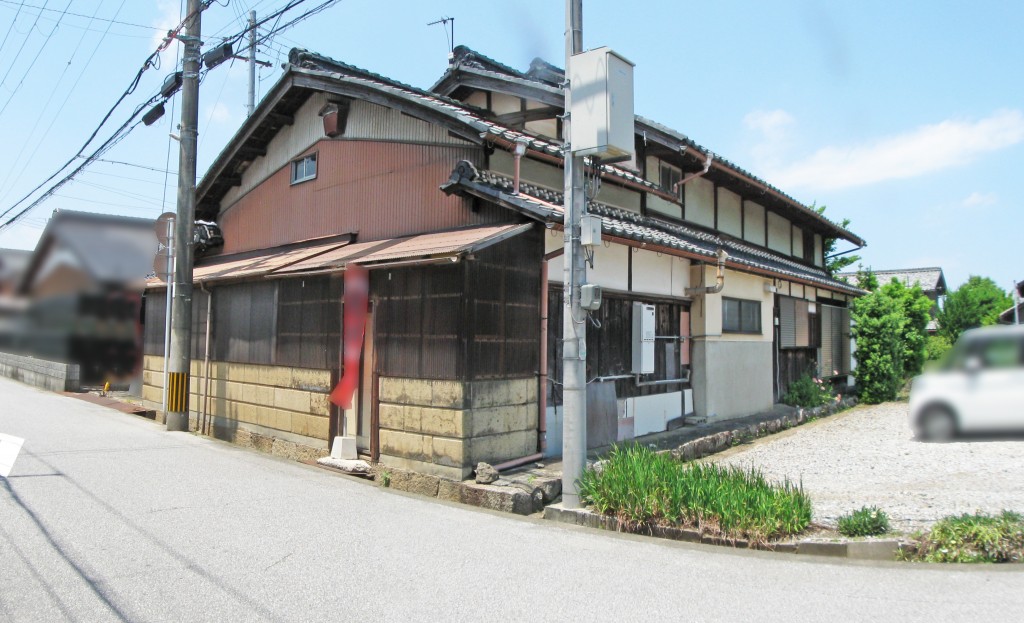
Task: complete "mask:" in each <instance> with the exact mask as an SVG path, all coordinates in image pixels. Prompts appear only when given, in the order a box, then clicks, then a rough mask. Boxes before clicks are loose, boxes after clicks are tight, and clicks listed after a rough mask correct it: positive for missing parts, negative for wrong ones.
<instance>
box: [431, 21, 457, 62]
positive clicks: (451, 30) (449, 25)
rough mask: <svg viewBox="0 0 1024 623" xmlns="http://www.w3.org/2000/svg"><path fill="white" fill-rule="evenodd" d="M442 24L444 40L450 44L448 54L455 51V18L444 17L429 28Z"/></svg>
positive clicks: (432, 23)
mask: <svg viewBox="0 0 1024 623" xmlns="http://www.w3.org/2000/svg"><path fill="white" fill-rule="evenodd" d="M438 24H441V25H442V26H443V27H444V39H445V41H447V42H448V52H449V53H451V52H454V51H455V18H454V17H448V16H445V17H442V18H441V19H439V20H437V21H434V22H430V23H429V24H427V26H437V25H438Z"/></svg>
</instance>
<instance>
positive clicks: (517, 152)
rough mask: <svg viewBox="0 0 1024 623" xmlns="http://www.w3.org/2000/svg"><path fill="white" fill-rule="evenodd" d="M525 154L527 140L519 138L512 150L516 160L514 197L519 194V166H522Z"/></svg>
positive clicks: (513, 181)
mask: <svg viewBox="0 0 1024 623" xmlns="http://www.w3.org/2000/svg"><path fill="white" fill-rule="evenodd" d="M525 154H526V139H525V138H522V137H520V138H517V139H516V142H515V145H514V147H513V149H512V157H513V159H514V160H515V168H514V178H513V180H512V194H513V195H518V194H519V164H520V161H521V160H522V159H523V156H524V155H525Z"/></svg>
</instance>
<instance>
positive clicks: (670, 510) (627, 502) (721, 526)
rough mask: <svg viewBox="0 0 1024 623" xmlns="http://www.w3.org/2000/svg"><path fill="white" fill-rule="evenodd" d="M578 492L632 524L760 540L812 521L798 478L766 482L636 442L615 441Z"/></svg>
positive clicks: (751, 473) (598, 507) (747, 472)
mask: <svg viewBox="0 0 1024 623" xmlns="http://www.w3.org/2000/svg"><path fill="white" fill-rule="evenodd" d="M580 494H581V495H582V497H583V499H584V500H586V501H587V502H588V503H589V504H591V505H592V506H593V507H594V509H595V510H596V511H597V512H599V513H601V514H605V515H615V516H616V517H617V518H618V519H619V520H620V522H622V524H623V525H624V526H625V527H626V528H627V529H630V530H632V531H641V530H643V528H644V527H645V526H650V525H652V524H654V525H665V526H676V527H693V528H697V529H700V530H701V531H703V532H705V533H708V534H711V535H714V536H721V537H725V538H728V539H747V540H749V541H751V542H765V541H768V540H773V539H778V538H781V537H785V536H790V535H793V534H797V533H799V532H801V531H803V530H804V529H805V528H807V526H808V525H809V524H810V522H811V500H810V498H809V497H808V496H807V495H806V494H805V493H804V491H803V488H802V487H801V486H800V485H797V484H793V483H791V482H789V481H788V480H787V481H784V482H782V483H774V482H771V481H769V480H767V479H766V478H765V477H764V476H763V475H762V474H761V472H759V471H757V470H755V469H749V470H744V469H741V468H738V467H730V466H721V465H717V464H713V463H708V464H704V463H680V462H678V461H675V460H673V459H672V458H671V457H670V456H668V455H665V454H655V453H654V452H651V451H650V450H649V449H647V448H644V447H642V446H636V445H633V446H628V447H615V448H613V449H612V452H611V454H610V455H609V457H608V459H607V460H605V461H603V462H602V463H601V468H600V469H599V470H595V469H588V470H586V471H585V472H584V474H583V477H582V478H581V479H580Z"/></svg>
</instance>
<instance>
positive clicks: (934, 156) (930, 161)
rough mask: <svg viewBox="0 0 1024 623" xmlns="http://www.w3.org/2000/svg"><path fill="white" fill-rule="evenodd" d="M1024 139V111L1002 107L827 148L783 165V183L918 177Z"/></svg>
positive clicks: (845, 183)
mask: <svg viewBox="0 0 1024 623" xmlns="http://www.w3.org/2000/svg"><path fill="white" fill-rule="evenodd" d="M1021 141H1024V114H1022V113H1021V111H1019V110H1001V111H998V112H996V113H994V114H992V115H990V116H989V117H986V118H984V119H981V120H978V121H973V122H972V121H963V120H946V121H943V122H941V123H937V124H934V125H925V126H921V127H919V128H917V129H915V130H911V131H910V132H906V133H903V134H898V135H896V136H891V137H885V138H881V139H877V140H875V141H872V142H869V143H864V144H860V145H853V146H847V147H836V146H830V147H824V148H822V149H819V150H818V151H817V152H815V153H814V154H812V155H811V156H810V157H808V158H806V159H805V160H803V161H800V162H796V163H795V164H792V165H789V166H783V167H781V168H777V170H775V171H774V172H772V173H771V174H770V175H769V176H768V179H771V180H772V181H773V182H775V183H777V184H779V186H781V187H782V188H801V189H810V190H836V189H841V188H852V187H855V186H867V185H869V184H874V183H877V182H883V181H886V180H894V179H906V178H911V177H917V176H919V175H925V174H928V173H933V172H935V171H940V170H942V169H947V168H951V167H956V166H961V165H964V164H967V163H969V162H970V161H971V160H973V159H974V158H976V157H977V156H979V155H981V154H984V153H987V152H991V151H996V150H999V149H1004V148H1006V147H1009V146H1011V145H1015V144H1017V143H1019V142H1021Z"/></svg>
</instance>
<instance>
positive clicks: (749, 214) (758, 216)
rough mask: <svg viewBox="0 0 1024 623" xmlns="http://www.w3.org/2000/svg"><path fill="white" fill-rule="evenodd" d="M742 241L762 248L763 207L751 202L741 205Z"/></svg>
mask: <svg viewBox="0 0 1024 623" xmlns="http://www.w3.org/2000/svg"><path fill="white" fill-rule="evenodd" d="M743 239H744V240H746V241H747V242H752V243H754V244H756V245H760V246H762V247H763V246H764V242H765V240H764V206H763V205H761V204H759V203H754V202H753V201H745V202H744V204H743Z"/></svg>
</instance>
